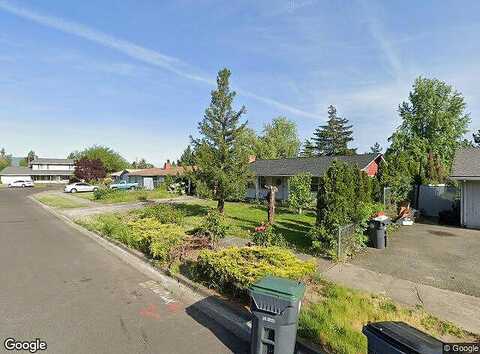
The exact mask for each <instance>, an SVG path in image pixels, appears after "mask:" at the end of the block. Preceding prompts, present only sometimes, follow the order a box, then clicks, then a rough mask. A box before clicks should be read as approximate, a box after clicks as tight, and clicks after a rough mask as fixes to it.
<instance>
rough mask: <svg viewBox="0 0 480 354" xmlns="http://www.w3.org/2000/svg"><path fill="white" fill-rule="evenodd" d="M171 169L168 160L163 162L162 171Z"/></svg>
mask: <svg viewBox="0 0 480 354" xmlns="http://www.w3.org/2000/svg"><path fill="white" fill-rule="evenodd" d="M171 168H172V164H171V163H170V160H167V162H165V163H164V164H163V169H164V170H169V169H171Z"/></svg>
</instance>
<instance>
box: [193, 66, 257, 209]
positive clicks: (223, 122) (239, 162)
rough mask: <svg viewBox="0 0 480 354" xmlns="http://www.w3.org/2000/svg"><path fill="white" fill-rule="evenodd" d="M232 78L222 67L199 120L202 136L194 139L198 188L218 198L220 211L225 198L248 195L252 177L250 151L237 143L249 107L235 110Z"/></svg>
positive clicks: (242, 131)
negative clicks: (241, 119)
mask: <svg viewBox="0 0 480 354" xmlns="http://www.w3.org/2000/svg"><path fill="white" fill-rule="evenodd" d="M229 78H230V70H228V69H222V70H220V71H219V73H218V76H217V89H216V90H213V91H212V93H211V95H212V98H211V103H210V106H209V107H208V108H207V109H206V110H205V114H204V117H203V120H202V121H201V122H200V123H199V124H198V131H199V132H200V135H201V137H200V138H199V139H192V144H193V146H194V153H195V166H196V167H197V168H196V172H195V182H196V183H197V191H199V190H201V191H202V193H204V192H208V194H209V195H210V196H211V197H213V199H215V200H217V201H218V205H217V209H218V211H219V212H221V213H223V211H224V206H225V200H226V199H229V198H238V197H242V196H244V195H245V189H246V185H247V182H248V181H249V180H250V177H251V173H250V169H249V163H248V153H247V151H246V150H245V149H241V148H240V147H239V146H238V144H237V140H238V138H239V137H240V136H241V135H242V134H243V133H244V130H245V128H246V124H247V123H243V124H242V123H240V118H241V116H242V115H243V114H245V112H246V109H245V107H242V108H241V109H240V110H239V111H235V110H234V109H233V108H232V103H233V99H234V98H235V95H236V93H235V92H234V91H231V90H230V86H229Z"/></svg>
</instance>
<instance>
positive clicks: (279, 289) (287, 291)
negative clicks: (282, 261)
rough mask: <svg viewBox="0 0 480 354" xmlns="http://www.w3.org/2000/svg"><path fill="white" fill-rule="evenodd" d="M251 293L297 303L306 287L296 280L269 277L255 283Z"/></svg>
mask: <svg viewBox="0 0 480 354" xmlns="http://www.w3.org/2000/svg"><path fill="white" fill-rule="evenodd" d="M250 291H251V292H254V293H257V294H263V295H269V296H275V297H279V298H282V299H285V300H290V301H297V300H300V299H301V298H302V297H303V294H304V293H305V285H304V284H302V283H301V282H299V281H295V280H290V279H285V278H279V277H272V276H268V277H264V278H262V279H260V280H258V281H257V282H256V283H254V284H253V285H252V286H251V287H250Z"/></svg>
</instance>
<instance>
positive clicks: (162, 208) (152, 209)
mask: <svg viewBox="0 0 480 354" xmlns="http://www.w3.org/2000/svg"><path fill="white" fill-rule="evenodd" d="M138 215H139V216H140V217H141V218H154V219H157V220H158V221H160V222H161V223H162V224H178V225H182V224H183V222H184V219H185V213H184V212H183V211H182V210H181V209H179V208H178V207H176V206H174V205H170V204H156V205H152V206H147V207H145V208H143V209H142V210H140V211H139V212H138Z"/></svg>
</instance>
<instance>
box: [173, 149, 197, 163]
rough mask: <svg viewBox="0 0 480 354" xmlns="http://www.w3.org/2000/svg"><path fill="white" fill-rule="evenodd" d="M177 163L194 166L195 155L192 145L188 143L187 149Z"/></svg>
mask: <svg viewBox="0 0 480 354" xmlns="http://www.w3.org/2000/svg"><path fill="white" fill-rule="evenodd" d="M177 163H178V164H179V165H180V166H193V165H194V164H195V157H194V156H193V151H192V147H191V146H190V145H187V147H186V148H185V150H183V152H182V155H181V156H180V159H179V160H178V161H177Z"/></svg>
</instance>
